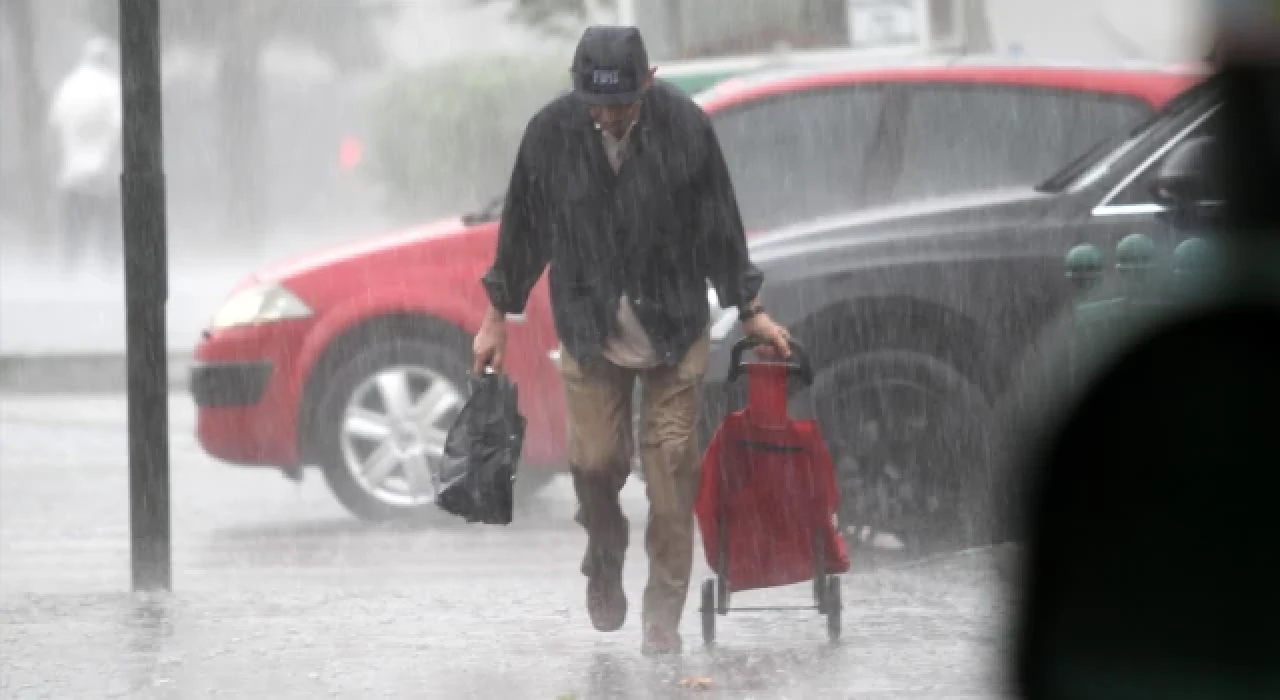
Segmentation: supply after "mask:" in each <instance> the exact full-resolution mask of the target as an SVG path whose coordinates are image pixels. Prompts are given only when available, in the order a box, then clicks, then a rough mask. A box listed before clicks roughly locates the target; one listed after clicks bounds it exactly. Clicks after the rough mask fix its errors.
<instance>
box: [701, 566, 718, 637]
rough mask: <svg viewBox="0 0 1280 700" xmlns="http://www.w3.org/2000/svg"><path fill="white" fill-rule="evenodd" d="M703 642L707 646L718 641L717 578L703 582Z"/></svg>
mask: <svg viewBox="0 0 1280 700" xmlns="http://www.w3.org/2000/svg"><path fill="white" fill-rule="evenodd" d="M701 612H702V642H703V643H704V644H706V645H707V646H711V645H712V644H715V643H716V580H715V579H713V578H709V579H707V580H705V581H703V582H702V608H701Z"/></svg>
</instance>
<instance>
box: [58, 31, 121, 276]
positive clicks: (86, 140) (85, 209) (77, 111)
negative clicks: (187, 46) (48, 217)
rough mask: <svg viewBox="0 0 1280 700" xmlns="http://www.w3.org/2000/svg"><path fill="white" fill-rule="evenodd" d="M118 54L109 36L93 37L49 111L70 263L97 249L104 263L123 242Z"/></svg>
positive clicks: (60, 212) (63, 224)
mask: <svg viewBox="0 0 1280 700" xmlns="http://www.w3.org/2000/svg"><path fill="white" fill-rule="evenodd" d="M118 55H119V54H118V52H117V51H116V49H115V46H114V44H112V42H110V41H109V40H106V39H91V40H90V41H89V42H88V43H86V44H85V48H84V51H83V53H82V54H81V57H80V64H79V65H77V66H76V68H75V70H73V71H72V72H71V73H70V74H68V75H67V77H66V78H64V79H63V81H62V84H61V85H59V86H58V91H57V93H56V94H55V95H54V98H53V102H52V105H51V106H50V109H49V126H50V128H51V129H52V130H53V132H54V134H55V136H56V137H57V142H58V147H59V158H60V169H59V172H58V179H57V182H56V183H55V184H56V186H57V192H58V209H59V216H60V219H61V230H62V241H61V244H62V246H63V247H64V255H65V256H66V259H67V261H68V263H71V262H73V261H74V260H75V259H76V258H77V257H79V256H80V255H82V254H83V253H84V252H85V251H87V250H92V249H95V248H96V250H97V251H98V253H99V255H100V256H102V262H104V263H106V262H109V261H113V260H115V258H116V254H117V253H118V252H119V250H120V247H121V245H122V244H121V242H120V240H119V237H118V236H117V235H116V234H117V232H118V231H119V230H120V229H119V227H118V224H119V223H120V197H119V192H120V186H119V178H120V169H121V152H120V146H121V143H120V138H121V126H122V124H123V120H124V113H123V105H122V103H121V96H120V95H121V90H120V73H119V71H118V69H117V65H118Z"/></svg>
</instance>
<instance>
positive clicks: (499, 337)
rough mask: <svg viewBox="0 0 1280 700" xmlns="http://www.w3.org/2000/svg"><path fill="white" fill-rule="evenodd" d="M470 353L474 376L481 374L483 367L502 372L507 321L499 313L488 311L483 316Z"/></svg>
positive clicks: (505, 347) (493, 310) (505, 348)
mask: <svg viewBox="0 0 1280 700" xmlns="http://www.w3.org/2000/svg"><path fill="white" fill-rule="evenodd" d="M471 351H472V354H473V358H474V359H473V360H472V365H471V371H472V372H473V373H474V374H475V375H476V376H479V375H481V374H483V373H484V368H485V367H492V368H493V371H495V372H501V371H502V364H503V360H504V359H505V356H506V353H507V319H506V316H505V315H504V314H503V313H502V312H501V311H497V310H495V309H490V310H489V313H487V314H485V317H484V321H483V322H481V324H480V330H479V331H477V332H476V339H475V342H474V343H473V344H472V346H471Z"/></svg>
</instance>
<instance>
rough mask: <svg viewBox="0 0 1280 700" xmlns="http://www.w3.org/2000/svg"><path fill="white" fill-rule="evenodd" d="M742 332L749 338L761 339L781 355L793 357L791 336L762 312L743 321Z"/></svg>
mask: <svg viewBox="0 0 1280 700" xmlns="http://www.w3.org/2000/svg"><path fill="white" fill-rule="evenodd" d="M742 330H743V331H745V332H746V334H747V335H749V336H754V337H756V338H759V339H760V340H761V341H763V342H764V343H766V344H767V345H768V346H769V347H770V348H772V349H773V351H774V352H776V353H778V354H779V355H781V356H783V357H791V334H790V333H788V332H787V329H786V328H783V327H782V326H780V325H778V324H777V323H775V322H774V320H773V319H771V318H769V316H768V315H767V314H765V313H763V312H761V313H758V314H756V315H755V316H752V317H751V318H749V319H747V320H746V321H743V322H742Z"/></svg>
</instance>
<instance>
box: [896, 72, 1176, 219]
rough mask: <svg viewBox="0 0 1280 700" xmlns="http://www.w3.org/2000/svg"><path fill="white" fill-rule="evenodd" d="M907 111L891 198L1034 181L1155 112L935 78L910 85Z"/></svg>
mask: <svg viewBox="0 0 1280 700" xmlns="http://www.w3.org/2000/svg"><path fill="white" fill-rule="evenodd" d="M907 110H908V111H907V116H906V120H905V122H904V124H903V127H902V129H903V136H904V143H903V148H904V151H903V162H902V168H901V171H900V173H899V176H898V178H897V181H896V183H895V186H894V188H893V190H892V193H891V195H890V197H889V200H890V201H891V202H903V201H915V200H921V199H927V198H930V197H938V196H944V195H950V194H956V193H958V192H965V191H977V190H982V189H989V188H993V187H1003V186H1009V185H1021V184H1027V185H1031V184H1034V183H1036V182H1039V181H1040V180H1042V179H1043V178H1044V177H1045V176H1046V175H1048V174H1049V173H1051V172H1053V171H1054V170H1055V169H1057V168H1060V167H1061V165H1062V164H1063V163H1065V162H1067V161H1068V160H1070V159H1072V158H1073V157H1076V156H1078V155H1080V154H1081V153H1083V152H1085V151H1087V150H1088V149H1089V148H1090V147H1091V146H1092V145H1094V144H1095V143H1097V142H1098V141H1101V140H1102V139H1105V138H1106V137H1107V136H1109V135H1112V134H1115V133H1117V132H1119V131H1123V130H1124V129H1127V128H1131V127H1132V126H1133V125H1135V124H1137V123H1139V122H1140V121H1142V120H1143V119H1144V118H1147V117H1148V116H1150V115H1151V113H1152V112H1154V109H1153V108H1152V107H1151V106H1150V105H1148V104H1147V103H1145V102H1142V101H1140V100H1138V99H1136V98H1134V99H1126V98H1115V97H1110V96H1104V95H1097V94H1093V93H1083V92H1071V91H1065V90H1051V89H1042V88H1021V87H1004V86H995V87H992V86H977V87H975V86H936V85H930V86H922V87H915V88H912V89H911V93H910V100H909V102H908V107H907Z"/></svg>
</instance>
